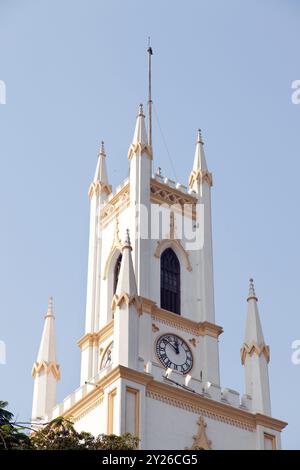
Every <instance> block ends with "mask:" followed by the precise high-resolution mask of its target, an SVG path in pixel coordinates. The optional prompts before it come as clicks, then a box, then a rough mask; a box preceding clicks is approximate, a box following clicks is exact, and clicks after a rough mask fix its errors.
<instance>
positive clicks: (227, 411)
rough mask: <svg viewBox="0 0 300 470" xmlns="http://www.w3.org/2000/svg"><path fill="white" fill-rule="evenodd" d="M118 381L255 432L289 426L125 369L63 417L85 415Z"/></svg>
mask: <svg viewBox="0 0 300 470" xmlns="http://www.w3.org/2000/svg"><path fill="white" fill-rule="evenodd" d="M118 379H125V380H128V381H131V382H135V383H137V384H140V385H143V386H145V387H146V394H147V396H148V397H150V398H153V399H156V400H160V401H163V402H164V403H166V404H169V405H170V406H177V407H180V408H183V409H185V410H187V411H191V412H194V413H198V414H199V413H202V414H203V415H205V416H207V417H209V418H212V419H215V420H217V421H221V422H228V423H229V424H232V425H235V426H238V427H241V428H245V429H248V430H255V428H256V427H257V426H258V425H260V426H264V427H266V428H269V429H273V430H274V431H278V432H280V431H282V430H283V429H284V428H285V427H286V425H287V423H286V422H284V421H280V420H278V419H275V418H271V417H269V416H265V415H262V414H260V413H257V414H254V413H250V412H249V411H246V410H243V409H241V408H236V407H233V406H230V405H228V404H225V403H222V402H218V401H214V400H212V399H210V398H207V397H205V396H201V395H198V394H194V393H192V392H188V391H186V390H183V389H181V388H175V387H174V386H173V385H170V384H166V383H163V382H158V381H156V380H155V379H154V378H153V376H152V375H151V374H146V373H144V372H139V371H135V370H133V369H129V368H127V367H124V366H120V365H119V366H117V367H115V368H114V369H113V370H112V371H111V372H109V373H108V374H107V375H106V376H105V377H103V378H102V379H100V380H99V381H98V382H97V383H96V385H97V388H95V389H94V390H92V391H91V392H89V393H88V394H87V395H86V396H85V397H83V398H82V399H81V400H79V401H78V402H77V403H75V404H74V405H73V406H71V407H70V408H69V409H68V410H66V411H64V412H63V414H62V416H76V415H82V413H83V411H84V410H85V409H87V408H88V407H91V406H92V405H93V403H94V402H96V401H97V400H99V398H101V396H103V393H104V389H105V388H106V387H108V386H110V385H112V384H113V383H114V382H115V381H116V380H118Z"/></svg>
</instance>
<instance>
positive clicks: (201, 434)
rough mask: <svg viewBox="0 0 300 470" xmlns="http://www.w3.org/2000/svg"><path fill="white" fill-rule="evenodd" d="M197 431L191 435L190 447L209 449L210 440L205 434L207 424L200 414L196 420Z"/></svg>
mask: <svg viewBox="0 0 300 470" xmlns="http://www.w3.org/2000/svg"><path fill="white" fill-rule="evenodd" d="M197 425H198V431H197V434H196V435H195V436H193V445H192V447H191V450H192V449H198V450H200V449H201V450H211V441H210V440H209V439H208V437H207V435H206V431H205V428H206V427H207V424H206V422H205V420H204V418H203V416H200V417H199V419H198V421H197Z"/></svg>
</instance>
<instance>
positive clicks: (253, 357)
mask: <svg viewBox="0 0 300 470" xmlns="http://www.w3.org/2000/svg"><path fill="white" fill-rule="evenodd" d="M247 302H248V313H247V321H246V331H245V339H244V343H243V346H242V348H241V360H242V364H243V365H244V366H245V379H246V393H247V394H248V395H250V396H251V397H252V407H253V411H256V412H259V413H263V414H266V415H271V400H270V387H269V375H268V363H269V360H270V350H269V346H267V345H266V343H265V339H264V335H263V330H262V326H261V322H260V317H259V312H258V307H257V302H258V299H257V297H256V293H255V288H254V281H253V279H252V278H251V279H250V281H249V293H248V297H247Z"/></svg>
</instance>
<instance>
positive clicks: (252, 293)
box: [247, 278, 258, 301]
mask: <svg viewBox="0 0 300 470" xmlns="http://www.w3.org/2000/svg"><path fill="white" fill-rule="evenodd" d="M251 299H254V300H256V301H257V300H258V299H257V297H256V294H255V288H254V280H253V279H252V278H250V279H249V294H248V298H247V300H248V301H249V300H251Z"/></svg>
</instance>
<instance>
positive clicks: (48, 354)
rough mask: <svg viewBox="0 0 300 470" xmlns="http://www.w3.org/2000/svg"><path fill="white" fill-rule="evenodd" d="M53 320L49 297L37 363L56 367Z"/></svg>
mask: <svg viewBox="0 0 300 470" xmlns="http://www.w3.org/2000/svg"><path fill="white" fill-rule="evenodd" d="M54 320H55V317H54V311H53V298H52V297H49V299H48V308H47V313H46V315H45V323H44V329H43V334H42V339H41V343H40V348H39V352H38V356H37V363H38V364H42V363H44V362H45V363H47V364H53V365H55V366H56V367H57V364H56V345H55V325H54ZM57 375H58V376H59V371H57Z"/></svg>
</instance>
